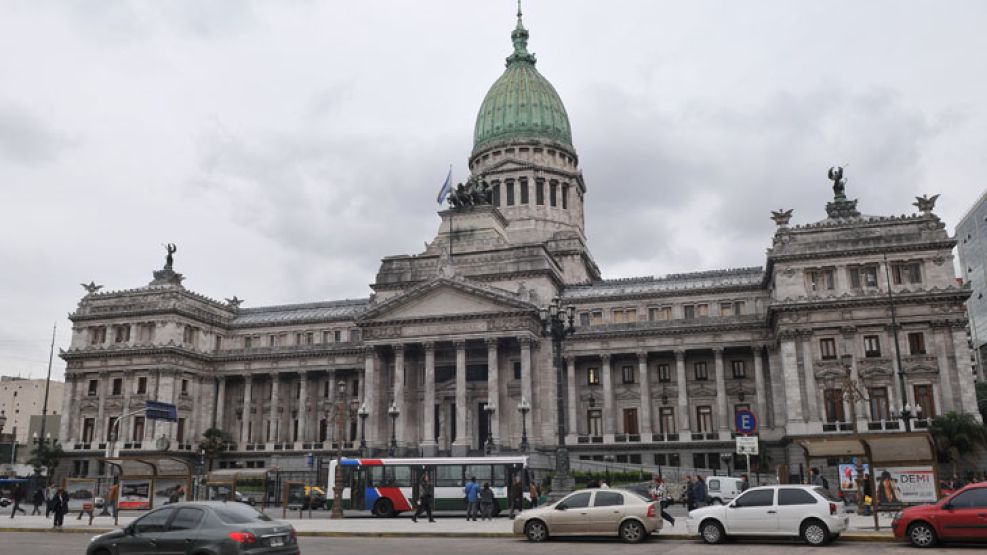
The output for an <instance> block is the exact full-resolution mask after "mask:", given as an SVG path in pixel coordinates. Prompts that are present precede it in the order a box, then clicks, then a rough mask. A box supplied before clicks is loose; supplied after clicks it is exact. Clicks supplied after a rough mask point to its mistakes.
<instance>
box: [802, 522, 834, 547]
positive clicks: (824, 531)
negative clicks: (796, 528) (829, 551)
mask: <svg viewBox="0 0 987 555" xmlns="http://www.w3.org/2000/svg"><path fill="white" fill-rule="evenodd" d="M802 541H804V542H805V543H807V544H809V545H814V546H819V545H826V543H827V542H829V529H828V528H826V525H825V524H823V523H822V522H819V521H818V520H810V521H809V522H806V523H805V524H803V525H802Z"/></svg>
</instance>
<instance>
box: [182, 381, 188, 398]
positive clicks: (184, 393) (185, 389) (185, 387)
mask: <svg viewBox="0 0 987 555" xmlns="http://www.w3.org/2000/svg"><path fill="white" fill-rule="evenodd" d="M182 397H188V380H182Z"/></svg>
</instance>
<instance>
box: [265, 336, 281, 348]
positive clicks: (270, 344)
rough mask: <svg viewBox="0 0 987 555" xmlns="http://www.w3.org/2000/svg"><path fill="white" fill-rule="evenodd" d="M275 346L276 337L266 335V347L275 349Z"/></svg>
mask: <svg viewBox="0 0 987 555" xmlns="http://www.w3.org/2000/svg"><path fill="white" fill-rule="evenodd" d="M277 345H278V336H276V335H274V334H271V335H268V336H267V346H268V347H277Z"/></svg>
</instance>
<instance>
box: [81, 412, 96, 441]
mask: <svg viewBox="0 0 987 555" xmlns="http://www.w3.org/2000/svg"><path fill="white" fill-rule="evenodd" d="M95 427H96V419H95V418H86V419H84V420H83V421H82V442H83V443H92V441H93V434H94V432H95Z"/></svg>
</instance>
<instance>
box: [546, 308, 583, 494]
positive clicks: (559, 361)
mask: <svg viewBox="0 0 987 555" xmlns="http://www.w3.org/2000/svg"><path fill="white" fill-rule="evenodd" d="M538 317H539V319H540V320H541V325H542V335H543V336H544V337H549V338H551V340H552V365H553V367H554V368H553V369H554V370H555V386H556V387H555V403H556V407H555V410H556V414H557V418H558V438H557V447H556V449H555V474H554V476H553V477H552V493H551V499H553V500H554V499H559V498H561V497H562V496H564V495H566V494H567V493H569V492H571V491H572V490H573V489H575V486H576V483H575V480H574V479H573V477H572V475H571V474H570V472H569V449H568V448H567V447H566V444H565V436H566V414H567V412H566V389H567V387H568V386H567V383H566V379H567V376H566V372H565V368H564V366H565V362H564V360H563V357H562V342H563V341H564V340H565V338H566V337H568V336H570V335H572V334H573V333H575V331H576V326H575V317H576V307H575V306H572V305H569V306H566V307H563V306H562V299H561V298H559V297H555V298H553V299H552V302H551V303H549V304H548V306H543V307H541V308H540V309H539V310H538Z"/></svg>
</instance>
